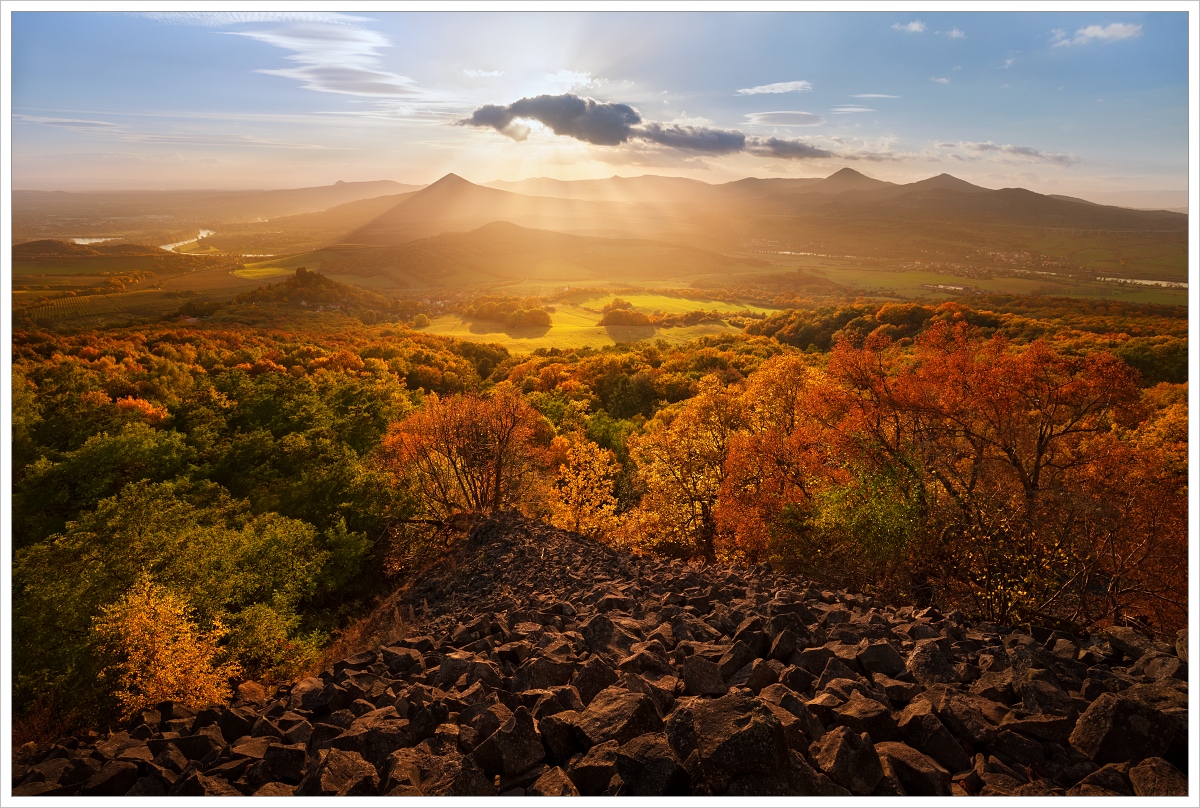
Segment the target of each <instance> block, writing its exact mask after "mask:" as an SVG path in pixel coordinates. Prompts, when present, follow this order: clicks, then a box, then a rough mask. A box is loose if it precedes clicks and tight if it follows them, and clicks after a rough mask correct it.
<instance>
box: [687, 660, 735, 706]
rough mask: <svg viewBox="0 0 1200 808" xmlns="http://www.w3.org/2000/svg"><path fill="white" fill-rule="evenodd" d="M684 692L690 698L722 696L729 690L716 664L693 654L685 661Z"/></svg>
mask: <svg viewBox="0 0 1200 808" xmlns="http://www.w3.org/2000/svg"><path fill="white" fill-rule="evenodd" d="M681 667H682V669H683V677H682V678H683V692H684V693H686V694H688V695H689V696H720V695H723V694H724V693H725V692H726V691H727V690H728V689H729V687H728V685H726V684H725V680H724V679H723V678H722V677H721V669H720V667H718V666H717V664H716V663H715V662H710V661H709V660H707V659H705V658H704V657H702V656H699V655H697V654H693V655H691V656H689V657H686V658H685V659H684V660H683V665H682V666H681Z"/></svg>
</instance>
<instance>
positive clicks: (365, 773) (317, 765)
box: [296, 749, 379, 797]
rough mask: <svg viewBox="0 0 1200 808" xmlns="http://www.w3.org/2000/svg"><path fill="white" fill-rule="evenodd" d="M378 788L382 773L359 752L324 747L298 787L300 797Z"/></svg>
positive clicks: (359, 794)
mask: <svg viewBox="0 0 1200 808" xmlns="http://www.w3.org/2000/svg"><path fill="white" fill-rule="evenodd" d="M378 790H379V773H378V772H377V771H375V767H374V766H372V765H371V764H370V763H368V762H367V761H366V760H365V759H364V758H363V756H362V755H360V754H358V753H357V752H348V751H346V750H344V749H323V750H321V751H320V752H318V753H317V756H316V757H315V758H313V760H312V761H311V763H310V764H309V767H308V771H307V772H306V773H305V775H304V778H303V779H302V780H301V781H300V784H299V785H298V786H297V787H296V796H298V797H365V796H371V795H374V794H376V793H377V792H378Z"/></svg>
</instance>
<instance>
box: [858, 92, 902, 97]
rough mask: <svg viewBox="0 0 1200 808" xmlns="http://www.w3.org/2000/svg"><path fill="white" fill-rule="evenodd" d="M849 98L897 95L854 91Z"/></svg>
mask: <svg viewBox="0 0 1200 808" xmlns="http://www.w3.org/2000/svg"><path fill="white" fill-rule="evenodd" d="M850 97H851V98H899V97H900V96H898V95H888V94H887V93H855V94H854V95H852V96H850Z"/></svg>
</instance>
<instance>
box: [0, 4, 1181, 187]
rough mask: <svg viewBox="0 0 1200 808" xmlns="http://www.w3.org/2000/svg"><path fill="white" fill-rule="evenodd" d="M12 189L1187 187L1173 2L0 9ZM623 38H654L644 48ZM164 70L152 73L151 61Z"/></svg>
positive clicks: (1178, 18) (1176, 16)
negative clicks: (803, 7) (663, 179)
mask: <svg viewBox="0 0 1200 808" xmlns="http://www.w3.org/2000/svg"><path fill="white" fill-rule="evenodd" d="M12 20H13V27H12V30H13V39H12V66H13V71H12V76H13V93H12V101H11V104H12V113H13V128H12V135H13V137H12V143H13V146H12V148H13V174H12V187H13V188H14V189H17V190H31V191H32V190H37V191H54V190H62V191H67V192H74V193H89V192H103V191H149V190H155V191H170V190H180V191H183V190H192V191H217V190H220V191H235V190H236V191H241V190H246V191H249V190H269V189H271V190H273V189H285V188H302V187H319V186H324V185H332V184H334V183H335V182H337V181H339V180H340V181H344V182H370V181H378V180H391V181H395V182H400V183H404V184H414V185H424V184H429V183H430V182H432V181H434V180H435V179H436V178H437V177H440V176H443V175H444V174H446V173H456V174H459V175H460V176H464V177H471V178H474V179H471V180H470V181H471V182H474V183H476V184H481V185H482V184H486V183H489V182H519V181H521V180H527V179H537V178H546V179H557V180H565V181H571V180H589V179H607V178H609V177H614V176H616V177H634V176H647V175H650V176H674V177H682V178H687V179H695V180H700V181H703V182H706V183H709V184H712V185H719V184H723V183H725V182H729V181H733V180H736V179H741V178H746V177H752V176H753V177H760V178H789V179H791V178H816V177H824V176H828V175H830V174H832V173H835V172H836V171H837V170H838V169H839V168H842V167H850V168H853V169H854V170H856V171H859V173H862V174H865V175H866V176H870V177H874V178H878V179H881V180H884V181H887V182H893V183H896V184H908V183H911V182H914V181H919V180H921V179H927V178H929V177H933V176H937V175H939V174H942V173H946V174H950V175H951V176H954V177H956V178H959V179H962V180H964V181H966V182H970V183H972V184H975V185H979V186H981V187H985V188H1013V187H1018V188H1027V189H1029V190H1032V191H1035V192H1037V193H1042V194H1058V195H1065V196H1072V197H1077V198H1081V199H1086V200H1088V201H1093V202H1097V203H1100V204H1108V205H1120V206H1123V207H1135V208H1136V207H1163V208H1172V207H1183V206H1186V205H1187V202H1188V199H1187V193H1188V192H1187V179H1188V175H1187V166H1188V150H1189V149H1188V115H1187V101H1188V97H1187V73H1188V71H1187V59H1188V44H1187V31H1188V29H1187V15H1186V14H1183V13H1178V12H1145V13H1111V12H1107V11H1105V12H1098V11H1084V12H1071V13H1042V12H1038V13H1032V12H1017V11H1014V12H1009V11H1004V12H976V11H972V12H945V13H900V12H891V11H886V12H857V13H853V14H850V13H846V12H747V13H741V12H738V13H730V12H726V13H721V14H720V16H719V17H718V13H715V12H663V13H660V12H640V13H638V16H637V18H636V20H637V25H631V22H632V15H631V13H625V12H595V13H591V12H588V13H583V12H559V13H555V14H547V13H544V12H487V13H483V12H479V13H466V12H428V13H418V12H369V13H363V14H342V13H327V12H303V13H292V12H287V13H285V12H207V11H205V12H179V13H134V12H120V13H116V12H92V11H87V12H53V13H51V12H44V11H16V12H14V13H13V14H12ZM639 43H641V44H643V45H645V47H644V48H642V47H639ZM151 65H152V66H153V69H152V70H149V69H148V67H149V66H151Z"/></svg>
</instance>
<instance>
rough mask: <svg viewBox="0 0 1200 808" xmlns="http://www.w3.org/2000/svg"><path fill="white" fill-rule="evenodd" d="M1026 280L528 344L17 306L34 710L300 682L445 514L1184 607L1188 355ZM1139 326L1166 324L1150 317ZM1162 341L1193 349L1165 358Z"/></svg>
mask: <svg viewBox="0 0 1200 808" xmlns="http://www.w3.org/2000/svg"><path fill="white" fill-rule="evenodd" d="M317 277H319V276H317ZM301 278H302V280H303V281H304V282H305V283H308V279H307V278H303V276H301ZM283 286H284V289H285V290H286V291H285V292H281V293H279V294H280V299H286V300H291V298H290V297H287V295H291V294H292V293H293V292H295V291H297V290H296V286H295V285H293V286H292V287H288V286H287V285H286V284H285V285H283ZM308 288H310V287H306V288H305V289H304V290H303V291H304V292H307V290H308ZM311 288H315V289H320V288H323V284H322V283H321V282H320V281H316V282H315V283H313V284H312V287H311ZM275 289H279V287H278V286H277V287H275ZM304 299H305V300H308V298H304ZM313 299H314V300H315V299H318V298H313ZM260 300H264V301H265V300H266V298H260ZM489 302H496V303H497V309H499V308H500V305H499V301H487V300H484V301H481V302H480V305H486V304H487V303H489ZM508 302H511V303H512V304H513V305H514V308H513V309H512V310H513V311H519V310H521V308H522V307H524V306H527V303H528V302H527V301H522V300H520V299H513V300H511V301H506V305H507V303H508ZM998 302H1000V303H1002V302H1003V301H998ZM1008 304H1009V305H1010V307H1011V308H1012V309H1014V310H1013V311H1007V310H1003V308H1002V306H1000V305H997V306H995V307H993V308H992V309H989V310H977V309H974V308H971V307H966V306H963V305H961V304H959V303H947V304H939V305H924V304H912V305H907V306H898V305H896V304H878V303H870V304H868V303H862V302H854V303H846V304H843V305H841V306H830V307H827V308H824V309H822V308H816V309H812V310H806V311H795V312H785V313H781V314H780V315H777V316H773V317H771V318H768V319H767V320H766V321H759V322H757V323H754V324H752V325H751V327H750V328H748V329H747V333H745V334H741V335H722V336H719V337H709V338H705V339H701V340H697V341H695V342H693V343H690V344H688V345H684V346H670V345H668V344H667V343H666V342H664V341H656V342H642V343H638V344H635V345H620V346H610V347H607V348H603V349H596V348H581V349H576V350H571V351H563V350H560V349H543V350H539V351H536V352H534V353H533V354H531V355H523V356H518V355H510V354H509V352H508V351H506V350H505V349H504V348H502V347H499V346H494V345H482V344H475V343H466V342H457V341H453V340H446V339H441V338H436V337H431V336H427V335H423V334H420V333H418V332H414V331H411V330H409V329H407V328H404V327H400V326H379V325H376V326H363V325H361V324H358V323H354V322H352V321H349V320H346V319H344V318H341V317H336V316H328V315H322V316H321V317H319V318H318V317H315V316H307V315H306V316H305V317H302V318H296V319H295V320H294V321H293V325H292V327H291V328H282V327H275V328H251V327H246V326H236V325H228V324H221V323H220V322H218V321H219V320H220V317H221V314H220V313H219V314H218V315H216V316H214V317H213V318H212V320H211V321H208V322H206V323H201V324H197V325H195V326H189V327H167V326H157V327H142V328H136V329H124V330H112V331H106V332H97V333H91V334H86V335H76V336H61V335H51V334H46V333H41V332H30V331H24V332H22V331H18V332H16V333H15V334H14V371H13V436H12V441H13V442H12V451H13V536H14V543H15V546H16V554H15V558H14V562H13V584H14V601H13V628H14V634H13V637H14V698H15V704H16V708H17V713H18V715H19V716H21V717H22V718H21V720H22V721H23V722H25V723H24V724H22V726H32V723H31V722H33V718H34V717H36V716H41V718H42V719H43V720H49V718H53V719H54V720H57V721H59V722H66V721H69V720H71V719H72V717H73V718H74V719H75V720H79V721H83V720H86V719H87V718H95V717H105V716H111V715H117V714H119V712H120V711H121V710H123V709H124V710H128V709H131V707H132V706H136V705H138V704H144V703H151V701H152V699H157V698H160V697H166V696H163V694H164V693H168V694H169V693H171V692H173V691H171V688H170V686H169V683H170V682H172V681H176V679H173V678H172V676H171V673H172V671H171V669H170V664H171V663H169V660H165V661H164V660H161V659H160V660H157V661H155V660H153V659H150V660H149V661H146V660H147V659H148V657H147V656H146V654H145V649H146V648H148V647H179V648H182V649H183V650H181V651H180V652H179V653H176V654H174V655H173V656H172V657H171V658H175V659H184V658H186V659H191V660H197V659H199V660H202V662H203V664H201V663H195V664H197V665H200V668H202V669H203V670H205V671H208V672H209V674H211V675H209V678H208V679H207V680H206V681H208V682H209V683H210V684H212V683H214V682H215V684H213V687H215V688H216V691H214V690H212V689H209V690H207V691H205V692H206V693H208V694H209V695H210V696H211V694H212V693H213V692H217V691H220V689H221V688H223V687H225V685H224V684H222V682H221V676H224V675H230V672H231V671H235V670H236V671H239V673H238V675H239V676H244V677H250V678H256V679H259V680H265V681H272V680H279V679H286V678H288V677H289V676H292V675H294V674H295V673H296V672H297V671H300V670H303V669H306V668H307V667H310V666H312V665H314V664H315V663H316V662H317V661H318V660H319V659H320V654H321V649H322V648H323V647H324V646H325V644H326V643H327V642H328V641H329V638H330V637H331V636H333V635H335V634H336V632H337V630H338V629H339V627H341V626H344V625H345V624H346V622H347V621H348V620H350V619H352V618H353V617H354V616H355V615H357V614H360V613H361V612H362V611H363V610H364V609H365V607H366V606H367V605H368V602H369V601H370V599H371V598H372V597H373V596H374V595H375V594H377V593H379V592H381V591H383V589H384V588H385V587H387V586H389V585H390V584H389V576H395V575H407V574H411V573H413V572H416V571H419V569H420V568H421V565H422V564H423V563H424V562H425V561H427V560H428V558H429V557H430V555H431V554H434V553H437V552H439V551H440V550H441V549H442V548H441V546H440V545H439V544H438V542H440V541H443V540H444V537H445V535H446V534H445V533H444V532H438V531H437V530H436V529H435V523H439V522H446V521H447V520H451V519H452V518H453V517H454V516H455V515H456V514H459V513H462V512H473V511H487V510H494V509H498V508H500V509H502V508H519V509H521V510H523V511H524V512H526V513H527V514H529V515H532V516H536V517H539V518H544V519H547V520H550V521H552V522H554V523H555V524H558V525H560V526H563V527H566V528H568V529H571V530H576V531H579V532H582V533H586V534H589V535H592V536H594V537H596V538H598V539H600V540H602V541H606V542H610V543H612V544H614V545H618V546H621V547H625V548H628V549H630V550H633V551H635V552H641V553H664V554H671V555H676V556H683V557H688V558H699V559H706V560H709V561H712V560H721V561H735V562H745V563H764V562H769V563H771V564H773V565H777V566H779V567H781V568H784V569H788V570H792V571H795V572H797V573H800V574H804V575H807V576H810V577H812V578H814V579H816V580H818V581H822V582H825V583H827V584H829V585H838V586H848V587H854V588H855V589H858V590H863V591H867V592H872V593H878V594H881V595H884V596H887V597H894V598H896V599H898V600H900V599H904V600H916V601H919V602H923V603H933V604H937V605H939V606H940V607H942V608H947V609H954V608H957V609H960V610H962V611H964V612H966V613H968V614H970V615H972V616H974V617H977V618H983V619H989V620H995V621H1000V622H1038V623H1043V624H1054V623H1056V622H1059V621H1061V622H1067V623H1070V624H1072V625H1073V626H1078V627H1088V626H1094V625H1099V624H1105V623H1113V622H1117V623H1133V624H1140V625H1144V626H1146V627H1148V628H1150V629H1152V630H1156V631H1170V630H1173V629H1174V628H1176V627H1177V626H1178V625H1182V621H1183V620H1184V619H1185V617H1186V614H1187V603H1186V571H1187V570H1186V556H1187V549H1186V514H1187V506H1186V503H1187V496H1186V494H1187V476H1186V475H1187V470H1186V469H1187V439H1188V434H1187V405H1186V399H1187V395H1186V390H1187V387H1186V375H1185V376H1184V378H1183V379H1179V378H1178V376H1174V377H1171V378H1169V379H1166V380H1160V379H1155V378H1154V377H1153V376H1152V374H1153V373H1159V374H1163V375H1169V374H1171V373H1175V372H1176V371H1173V370H1171V368H1172V365H1171V361H1173V360H1169V357H1170V356H1173V355H1174V354H1171V353H1170V351H1173V350H1175V349H1176V347H1177V346H1176V344H1175V342H1174V340H1178V339H1180V338H1181V337H1180V336H1179V333H1180V332H1179V329H1178V328H1177V326H1176V325H1174V324H1177V319H1176V318H1175V316H1174V313H1173V312H1172V311H1165V312H1164V311H1155V312H1145V313H1141V314H1134V313H1125V312H1122V311H1120V310H1105V311H1099V310H1095V311H1091V312H1084V311H1079V310H1072V309H1069V307H1067V306H1065V304H1064V310H1063V311H1060V312H1058V315H1059V320H1055V319H1053V318H1052V317H1042V318H1038V317H1034V316H1031V313H1030V312H1025V313H1021V312H1018V311H1015V309H1017V308H1018V307H1019V304H1018V302H1017V301H1009V302H1008ZM1038 305H1044V301H1039V304H1038ZM610 310H615V311H623V310H627V309H624V308H614V309H610ZM1068 317H1069V318H1073V319H1072V322H1071V323H1070V324H1069V325H1064V324H1063V323H1062V322H1061V320H1062V319H1066V318H1068ZM1139 317H1147V318H1151V319H1153V318H1159V320H1160V321H1161V322H1160V325H1162V324H1166V326H1169V327H1163V330H1162V332H1161V333H1160V336H1158V337H1150V336H1148V335H1145V334H1140V333H1139V335H1138V336H1130V332H1135V333H1137V332H1136V329H1137V328H1138V327H1139V323H1140V322H1141V320H1139V319H1138V318H1139ZM1122 318H1125V319H1127V320H1128V323H1127V325H1126V327H1125V328H1123V329H1122V328H1121V320H1122ZM1088 323H1092V324H1094V325H1096V326H1097V327H1096V328H1095V329H1094V330H1086V329H1084V328H1083V327H1082V326H1085V325H1087V324H1088ZM1184 324H1186V320H1184ZM1105 325H1111V326H1112V327H1113V328H1112V329H1111V330H1108V331H1105V330H1104V329H1103V326H1105ZM306 329H307V330H306ZM1031 334H1036V335H1037V336H1033V337H1031V336H1030V335H1031ZM1139 339H1150V340H1155V339H1158V340H1166V341H1165V342H1158V343H1145V344H1147V345H1165V346H1167V348H1169V349H1170V350H1168V351H1167V352H1166V356H1167V357H1168V359H1163V358H1161V357H1159V358H1157V359H1156V358H1154V356H1153V352H1151V361H1150V362H1149V364H1147V365H1146V367H1147V368H1148V369H1149V371H1150V373H1147V374H1146V376H1149V377H1150V378H1146V376H1143V375H1142V373H1141V372H1139V368H1138V364H1137V363H1138V361H1141V360H1140V359H1138V358H1137V357H1136V356H1134V353H1133V352H1131V351H1130V350H1129V347H1130V345H1131V344H1133V343H1134V341H1135V340H1139ZM1139 344H1141V343H1139ZM1123 350H1124V353H1122V351H1123ZM1184 350H1186V347H1184ZM1185 355H1186V354H1185ZM1131 357H1133V358H1131ZM147 615H151V616H154V615H158V617H154V618H153V619H149V618H147ZM155 625H159V626H162V627H163V628H162V629H161V631H159V632H158V633H157V634H156V633H155V631H156V630H154V629H153V627H154V626H155ZM131 627H140V628H138V629H137V630H134V628H131ZM168 629H169V633H170V637H172V638H174V639H172V640H171V641H170V642H167V640H168V639H170V638H165V637H164V636H162V632H164V631H168ZM180 638H183V639H180ZM156 643H157V645H155V644H156ZM171 643H174V645H172V644H171ZM183 651H187V653H184V652H183ZM130 660H142V661H141V662H138V663H137V665H136V666H134V667H137V670H134V669H133V667H131V666H133V663H131V662H130ZM206 675H208V674H206ZM192 678H193V679H194V678H195V677H192ZM164 683H168V684H164ZM68 694H69V698H68ZM177 695H178V694H177ZM179 697H180V698H183V697H184V696H182V695H180V696H179ZM196 698H199V697H196ZM68 705H71V707H68ZM72 710H74V711H75V714H74V716H72V715H71V712H72Z"/></svg>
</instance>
